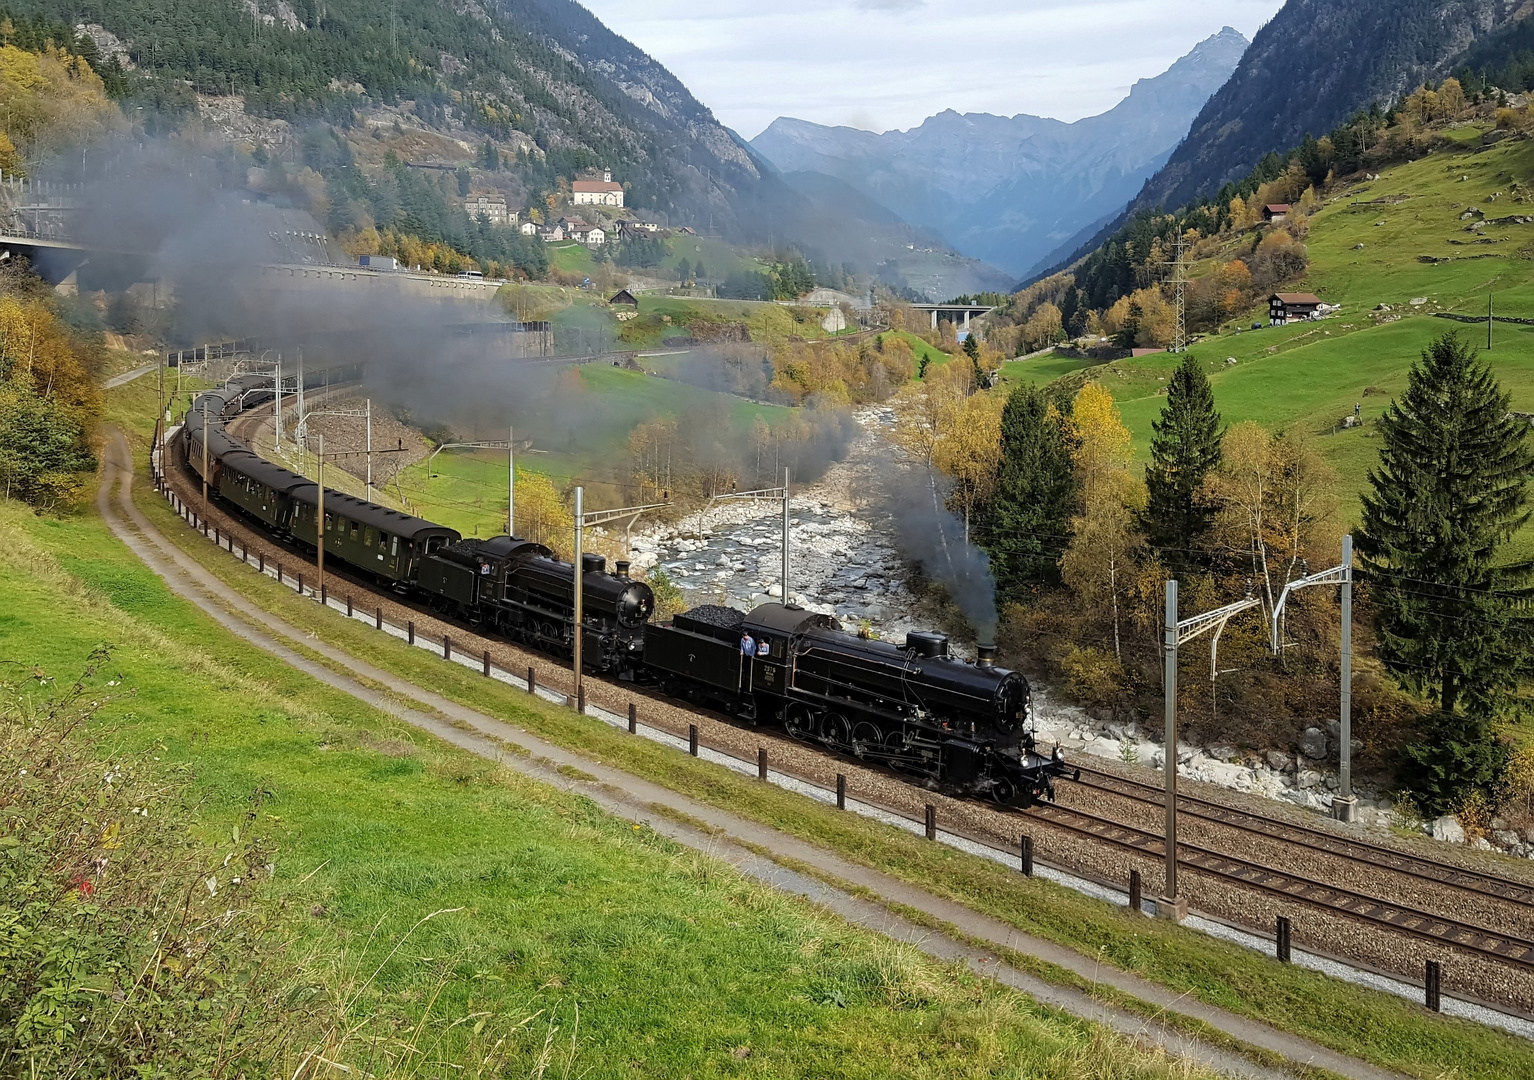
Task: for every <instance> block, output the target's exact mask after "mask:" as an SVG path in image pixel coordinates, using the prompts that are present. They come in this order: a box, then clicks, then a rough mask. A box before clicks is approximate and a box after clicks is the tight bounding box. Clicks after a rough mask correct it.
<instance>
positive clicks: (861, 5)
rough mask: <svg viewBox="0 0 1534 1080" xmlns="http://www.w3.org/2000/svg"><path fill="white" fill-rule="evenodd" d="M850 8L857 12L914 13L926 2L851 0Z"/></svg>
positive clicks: (918, 0)
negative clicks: (855, 9)
mask: <svg viewBox="0 0 1534 1080" xmlns="http://www.w3.org/2000/svg"><path fill="white" fill-rule="evenodd" d="M852 6H853V7H855V8H857V9H858V10H859V11H885V12H892V13H899V12H904V11H915V10H916V9H917V8H919V7H926V6H927V2H926V0H852Z"/></svg>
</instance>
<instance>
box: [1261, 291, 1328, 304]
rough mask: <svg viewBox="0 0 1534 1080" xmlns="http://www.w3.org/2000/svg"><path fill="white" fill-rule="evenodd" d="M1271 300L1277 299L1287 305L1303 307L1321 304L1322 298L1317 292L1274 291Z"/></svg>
mask: <svg viewBox="0 0 1534 1080" xmlns="http://www.w3.org/2000/svg"><path fill="white" fill-rule="evenodd" d="M1269 300H1270V301H1272V300H1277V301H1278V302H1279V303H1281V304H1283V305H1284V306H1285V307H1303V306H1306V305H1314V306H1320V304H1321V298H1320V297H1319V296H1317V295H1316V294H1315V293H1308V292H1281V293H1274V294H1273V295H1272V296H1271V297H1270V298H1269Z"/></svg>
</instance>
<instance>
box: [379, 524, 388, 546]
mask: <svg viewBox="0 0 1534 1080" xmlns="http://www.w3.org/2000/svg"><path fill="white" fill-rule="evenodd" d="M388 547H389V534H388V533H386V532H384V531H383V530H382V529H380V530H378V550H379V551H386V550H387V549H388Z"/></svg>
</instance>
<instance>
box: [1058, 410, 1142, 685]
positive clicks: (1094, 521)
mask: <svg viewBox="0 0 1534 1080" xmlns="http://www.w3.org/2000/svg"><path fill="white" fill-rule="evenodd" d="M1071 427H1072V429H1073V431H1074V434H1075V436H1076V440H1075V441H1076V449H1075V452H1074V453H1073V455H1072V460H1073V465H1074V467H1075V470H1076V476H1077V478H1078V479H1079V480H1080V482H1081V488H1082V500H1081V512H1080V513H1079V514H1078V515H1077V516H1076V517H1075V518H1073V519H1072V521H1071V542H1070V545H1069V546H1068V547H1067V548H1066V550H1065V555H1064V556H1063V557H1062V558H1061V560H1060V571H1061V576H1062V577H1063V578H1064V580H1065V583H1066V585H1067V586H1069V587H1070V588H1071V589H1072V590H1073V591H1074V592H1075V593H1076V595H1077V597H1078V598H1079V600H1080V601H1081V605H1082V609H1083V610H1084V611H1086V612H1088V613H1099V612H1100V613H1103V614H1105V615H1106V616H1107V618H1108V622H1109V624H1110V626H1111V627H1112V630H1113V651H1114V656H1115V657H1117V658H1119V659H1122V657H1123V649H1122V645H1121V642H1120V626H1121V623H1122V616H1121V611H1122V607H1123V601H1124V600H1125V599H1126V597H1127V596H1128V590H1129V589H1130V588H1131V587H1132V586H1133V584H1134V581H1135V576H1136V565H1137V558H1138V555H1139V553H1140V552H1141V550H1142V549H1143V547H1144V541H1143V540H1142V539H1141V538H1140V536H1139V534H1138V533H1137V532H1136V531H1135V528H1134V516H1135V508H1136V507H1137V506H1140V505H1143V503H1144V501H1145V495H1144V486H1143V485H1142V484H1140V483H1138V482H1136V481H1135V479H1134V477H1133V475H1132V474H1131V473H1130V471H1129V464H1130V461H1131V460H1132V459H1133V457H1134V447H1133V445H1132V442H1131V438H1130V434H1129V429H1128V428H1126V427H1125V426H1124V423H1123V421H1122V420H1121V419H1120V417H1119V410H1118V406H1117V405H1116V404H1114V401H1113V395H1112V394H1110V393H1108V391H1107V390H1105V389H1104V388H1103V387H1102V386H1101V385H1099V384H1097V383H1088V384H1087V385H1086V386H1084V387H1082V389H1081V392H1080V393H1078V394H1077V395H1076V401H1075V403H1074V404H1073V405H1072V407H1071Z"/></svg>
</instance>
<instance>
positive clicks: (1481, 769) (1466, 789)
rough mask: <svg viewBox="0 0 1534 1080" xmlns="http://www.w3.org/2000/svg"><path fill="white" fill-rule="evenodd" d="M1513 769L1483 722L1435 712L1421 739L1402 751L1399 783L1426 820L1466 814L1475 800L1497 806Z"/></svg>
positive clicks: (1420, 730) (1425, 720) (1505, 751)
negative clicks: (1500, 789)
mask: <svg viewBox="0 0 1534 1080" xmlns="http://www.w3.org/2000/svg"><path fill="white" fill-rule="evenodd" d="M1507 764H1508V748H1507V747H1506V746H1505V745H1504V744H1502V743H1501V742H1499V741H1498V740H1497V738H1496V736H1495V735H1493V734H1492V732H1491V730H1490V728H1489V726H1488V725H1487V724H1485V723H1484V722H1482V721H1479V720H1476V719H1473V718H1471V717H1467V716H1461V715H1459V714H1457V713H1445V712H1433V713H1429V714H1428V715H1427V716H1425V717H1423V718H1422V720H1421V721H1420V723H1419V725H1418V733H1417V738H1416V739H1415V740H1414V741H1412V742H1411V743H1408V744H1407V745H1406V746H1405V747H1403V748H1402V751H1401V761H1400V764H1399V767H1398V768H1397V770H1396V780H1397V782H1398V783H1399V784H1400V786H1401V788H1402V789H1403V790H1405V791H1407V792H1409V793H1410V794H1411V796H1412V799H1413V801H1414V802H1415V803H1416V805H1417V806H1418V807H1419V808H1420V809H1421V811H1422V813H1423V815H1424V816H1425V817H1429V818H1433V817H1439V816H1441V815H1443V814H1454V813H1458V812H1459V811H1461V810H1463V809H1464V808H1465V807H1466V805H1467V804H1468V803H1469V802H1471V801H1472V800H1476V799H1481V800H1490V801H1493V802H1494V801H1495V796H1496V795H1497V794H1498V789H1499V787H1500V786H1501V782H1502V779H1503V776H1504V775H1505V773H1506V770H1507Z"/></svg>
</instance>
